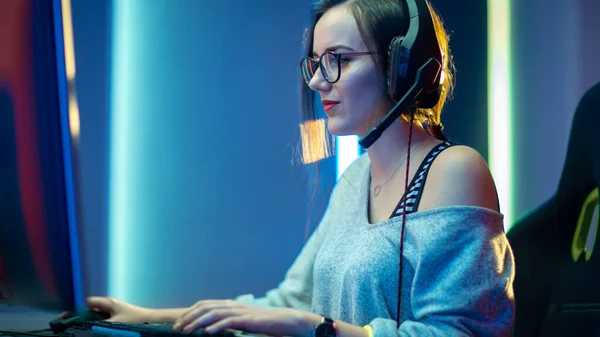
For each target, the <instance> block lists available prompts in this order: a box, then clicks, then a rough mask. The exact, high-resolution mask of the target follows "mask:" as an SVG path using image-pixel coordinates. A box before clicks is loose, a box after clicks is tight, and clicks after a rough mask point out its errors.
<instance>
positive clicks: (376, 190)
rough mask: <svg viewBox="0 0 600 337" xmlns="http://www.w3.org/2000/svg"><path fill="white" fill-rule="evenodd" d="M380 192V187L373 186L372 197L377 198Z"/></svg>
mask: <svg viewBox="0 0 600 337" xmlns="http://www.w3.org/2000/svg"><path fill="white" fill-rule="evenodd" d="M380 192H381V185H377V186H375V188H374V189H373V195H374V196H378V195H379V193H380Z"/></svg>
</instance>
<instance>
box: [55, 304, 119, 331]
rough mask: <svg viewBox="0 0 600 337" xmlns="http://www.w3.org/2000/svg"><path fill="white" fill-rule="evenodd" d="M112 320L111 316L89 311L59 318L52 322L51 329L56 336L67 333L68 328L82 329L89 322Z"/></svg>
mask: <svg viewBox="0 0 600 337" xmlns="http://www.w3.org/2000/svg"><path fill="white" fill-rule="evenodd" d="M108 318H110V314H108V313H105V312H100V311H94V310H87V311H84V312H81V313H75V314H72V315H71V316H69V317H58V318H56V319H54V320H52V321H50V323H49V324H50V328H51V329H52V332H54V333H55V334H59V333H62V332H65V330H67V329H68V328H72V327H80V328H83V327H84V326H83V324H84V323H85V322H88V321H103V320H105V319H108Z"/></svg>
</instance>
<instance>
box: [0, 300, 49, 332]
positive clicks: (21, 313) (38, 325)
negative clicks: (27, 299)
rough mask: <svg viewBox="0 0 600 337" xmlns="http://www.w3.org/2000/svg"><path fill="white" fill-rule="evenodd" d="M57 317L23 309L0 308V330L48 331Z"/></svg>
mask: <svg viewBox="0 0 600 337" xmlns="http://www.w3.org/2000/svg"><path fill="white" fill-rule="evenodd" d="M57 316H58V315H56V314H50V313H47V312H40V311H35V310H31V309H24V308H11V307H5V306H0V330H41V329H48V328H50V326H49V325H48V322H50V321H51V320H53V319H55V318H56V317H57Z"/></svg>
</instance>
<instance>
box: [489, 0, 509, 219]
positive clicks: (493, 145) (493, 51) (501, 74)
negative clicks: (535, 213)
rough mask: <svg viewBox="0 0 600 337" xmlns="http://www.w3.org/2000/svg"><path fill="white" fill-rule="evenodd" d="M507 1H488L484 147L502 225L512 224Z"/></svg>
mask: <svg viewBox="0 0 600 337" xmlns="http://www.w3.org/2000/svg"><path fill="white" fill-rule="evenodd" d="M510 7H511V5H510V0H488V9H487V10H488V12H487V13H488V14H487V19H488V27H487V29H488V148H489V165H490V169H491V171H492V174H493V176H494V179H495V181H496V187H497V189H498V197H499V199H500V208H501V211H502V213H503V214H504V227H505V229H507V230H508V229H509V228H510V226H511V225H512V205H511V193H512V149H513V146H512V134H511V133H512V110H511V108H512V97H511V87H512V84H511V60H510V57H511V41H510V34H511V33H510Z"/></svg>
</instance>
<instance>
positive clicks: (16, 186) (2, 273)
mask: <svg viewBox="0 0 600 337" xmlns="http://www.w3.org/2000/svg"><path fill="white" fill-rule="evenodd" d="M72 40H73V39H72V27H71V14H70V0H44V1H37V0H2V1H0V304H9V305H16V306H26V307H32V308H37V309H42V310H51V311H63V310H81V309H83V303H82V302H83V298H84V296H83V294H84V283H85V282H83V280H82V275H83V273H82V272H81V263H80V261H81V258H82V257H81V256H80V254H79V239H80V236H81V235H83V233H82V231H81V229H80V226H81V224H80V222H79V221H78V216H79V212H78V208H79V207H80V206H79V204H78V200H79V198H78V188H79V187H78V184H77V181H78V178H77V172H78V170H77V158H76V156H77V144H78V139H79V114H78V109H77V101H76V98H75V90H74V88H75V86H74V80H75V60H74V52H73V41H72Z"/></svg>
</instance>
